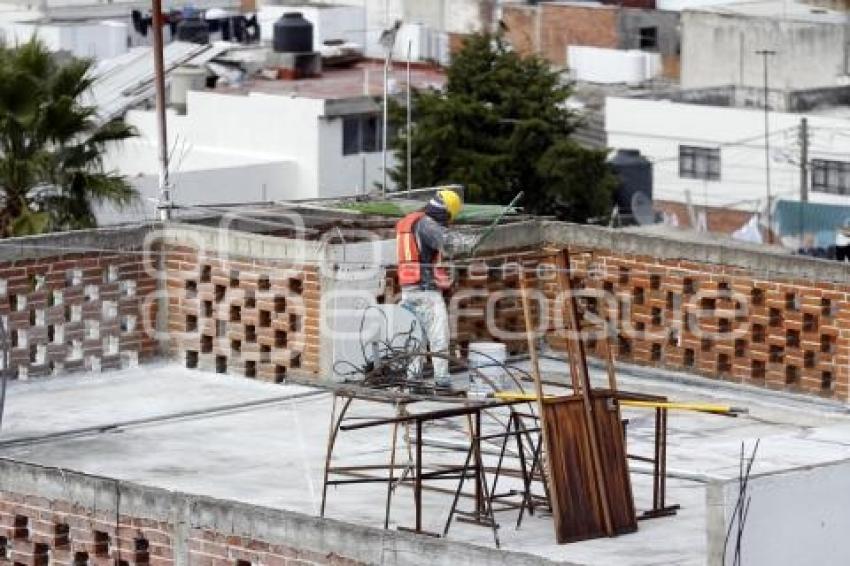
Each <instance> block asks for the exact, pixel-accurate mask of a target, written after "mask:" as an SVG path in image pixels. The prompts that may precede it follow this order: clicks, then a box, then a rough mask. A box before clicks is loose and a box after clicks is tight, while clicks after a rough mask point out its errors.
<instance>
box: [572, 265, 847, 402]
mask: <svg viewBox="0 0 850 566" xmlns="http://www.w3.org/2000/svg"><path fill="white" fill-rule="evenodd" d="M573 267H574V268H575V274H574V275H575V277H576V278H577V279H578V280H579V281H580V283H581V285H582V286H583V287H585V288H586V289H594V290H596V291H597V292H600V291H601V292H602V293H601V295H600V297H606V296H610V297H611V300H608V301H603V300H597V301H593V300H587V299H583V300H582V302H583V304H584V306H585V309H586V310H587V311H589V314H594V312H596V313H598V314H599V315H601V316H602V317H604V318H607V319H609V320H617V319H618V320H619V321H620V325H619V326H620V329H621V332H620V333H619V335H618V336H617V338H616V340H615V344H614V346H615V352H616V357H617V358H618V359H622V360H627V361H632V362H635V363H639V364H646V365H658V366H667V367H671V368H676V369H682V370H685V371H688V372H694V373H699V374H702V375H706V376H710V377H716V378H721V379H724V380H729V381H736V382H743V383H748V384H751V385H757V386H764V387H769V388H771V389H785V390H790V391H799V392H805V393H814V394H818V395H822V396H826V397H835V398H839V399H847V396H848V377H850V375H848V361H850V359H849V358H848V354H850V336H848V335H847V334H846V333H842V327H843V328H847V325H848V323H850V310H848V306H850V305H848V294H847V292H848V289H847V288H846V287H845V286H841V285H835V284H831V283H820V282H817V281H810V280H790V279H787V278H785V279H783V278H781V277H772V276H769V275H768V274H754V273H748V272H747V271H746V270H743V269H739V268H730V267H726V266H719V265H707V264H700V263H695V262H690V261H660V260H657V259H654V258H649V257H637V256H623V255H618V254H611V253H610V252H604V251H603V252H598V251H597V252H595V253H593V254H584V255H581V256H576V257H574V265H573ZM590 345H591V346H594V348H597V349H598V348H599V344H595V345H594V344H590ZM597 352H598V350H597Z"/></svg>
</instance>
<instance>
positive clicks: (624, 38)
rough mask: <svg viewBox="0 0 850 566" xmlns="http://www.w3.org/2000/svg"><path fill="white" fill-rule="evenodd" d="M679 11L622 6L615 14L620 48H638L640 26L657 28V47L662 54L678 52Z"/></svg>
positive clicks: (675, 53) (676, 53) (673, 54)
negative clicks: (616, 14)
mask: <svg viewBox="0 0 850 566" xmlns="http://www.w3.org/2000/svg"><path fill="white" fill-rule="evenodd" d="M679 17H680V16H679V12H668V11H666V10H647V9H644V8H622V9H621V10H620V11H619V14H618V16H617V28H618V29H617V33H618V34H619V36H620V48H621V49H640V28H645V27H656V28H658V49H657V51H658V52H659V53H661V54H662V55H672V56H675V55H678V54H679Z"/></svg>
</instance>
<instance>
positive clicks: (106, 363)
mask: <svg viewBox="0 0 850 566" xmlns="http://www.w3.org/2000/svg"><path fill="white" fill-rule="evenodd" d="M155 288H156V281H155V279H154V278H153V277H152V276H151V275H150V274H149V273H147V272H146V271H145V269H144V267H143V262H142V260H141V257H140V255H138V254H137V253H126V252H125V253H120V252H102V253H85V254H67V255H60V256H50V257H40V258H33V259H21V260H17V261H7V262H2V263H0V315H2V317H3V320H4V323H5V325H6V328H7V330H8V335H9V341H10V343H11V356H10V365H11V368H12V370H13V375H14V376H15V377H17V378H18V379H26V378H28V377H36V376H45V375H51V374H53V373H58V372H60V371H75V370H83V369H86V370H93V371H99V370H100V369H114V368H118V367H121V366H122V365H123V366H128V365H135V364H136V363H137V362H138V361H139V360H140V359H147V358H150V357H152V356H153V355H154V354H155V353H156V342H155V341H154V339H153V338H152V337H151V336H152V335H151V334H148V333H146V332H145V328H144V322H145V321H146V320H153V318H152V317H153V313H154V310H155V305H153V304H151V303H149V302H146V298H147V297H148V296H149V295H150V294H151V293H153V292H154V291H155ZM146 308H148V309H149V310H148V312H147V313H146V312H145V309H146Z"/></svg>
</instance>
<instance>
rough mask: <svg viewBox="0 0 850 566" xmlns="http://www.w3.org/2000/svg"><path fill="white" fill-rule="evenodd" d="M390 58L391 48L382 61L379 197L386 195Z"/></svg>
mask: <svg viewBox="0 0 850 566" xmlns="http://www.w3.org/2000/svg"><path fill="white" fill-rule="evenodd" d="M390 57H392V47H390V48H388V49H387V55H386V58H385V59H384V122H383V127H382V128H381V144H382V148H381V172H382V173H383V181H382V182H381V196H385V195H386V194H387V126H388V123H389V109H388V108H387V98H388V92H387V91H388V89H389V84H388V83H389V80H390Z"/></svg>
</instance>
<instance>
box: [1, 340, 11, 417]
mask: <svg viewBox="0 0 850 566" xmlns="http://www.w3.org/2000/svg"><path fill="white" fill-rule="evenodd" d="M0 356H2V358H0V362H2V366H0V431H2V430H3V411H4V409H5V408H6V382H7V381H8V380H9V371H10V368H9V361H10V355H9V335H8V334H7V333H6V326H5V325H4V324H0Z"/></svg>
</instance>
